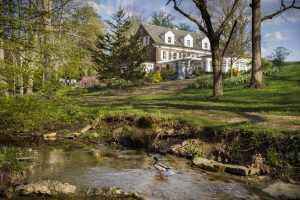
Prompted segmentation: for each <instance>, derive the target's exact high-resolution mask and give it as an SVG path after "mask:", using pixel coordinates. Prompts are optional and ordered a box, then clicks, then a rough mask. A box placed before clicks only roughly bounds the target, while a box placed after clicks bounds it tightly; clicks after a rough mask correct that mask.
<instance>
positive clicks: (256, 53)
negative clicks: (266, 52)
mask: <svg viewBox="0 0 300 200" xmlns="http://www.w3.org/2000/svg"><path fill="white" fill-rule="evenodd" d="M250 7H251V8H252V74H251V85H250V87H252V88H260V87H262V86H263V73H262V69H261V22H264V21H266V20H268V19H273V18H274V17H277V16H278V15H280V14H281V13H283V12H284V11H286V10H288V9H291V8H294V9H300V6H296V0H292V1H290V2H287V1H285V0H281V2H280V8H279V10H277V11H276V12H274V13H271V14H269V15H266V16H264V17H261V0H252V3H251V4H250Z"/></svg>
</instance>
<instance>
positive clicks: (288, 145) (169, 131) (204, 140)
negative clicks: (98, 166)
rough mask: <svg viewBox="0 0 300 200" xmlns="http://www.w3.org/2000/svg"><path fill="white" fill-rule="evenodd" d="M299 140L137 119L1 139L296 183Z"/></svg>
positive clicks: (247, 129)
mask: <svg viewBox="0 0 300 200" xmlns="http://www.w3.org/2000/svg"><path fill="white" fill-rule="evenodd" d="M299 141H300V140H299V136H298V135H297V134H286V135H283V136H276V137H274V136H273V134H272V133H271V132H269V131H268V130H258V129H255V128H253V127H251V125H249V124H239V125H237V126H235V127H214V128H211V127H210V128H202V127H197V126H195V125H193V124H191V123H189V122H186V121H180V120H175V121H174V120H172V121H170V120H165V119H154V118H151V117H132V116H105V117H102V118H99V119H98V120H96V121H95V122H94V123H93V124H91V125H88V126H86V127H84V128H83V129H81V130H78V131H77V132H76V131H74V132H70V131H68V130H59V131H56V132H50V133H43V134H41V133H39V134H36V133H31V134H27V133H26V134H17V135H12V134H1V136H0V142H1V144H3V145H6V146H7V145H11V144H14V145H17V146H23V147H31V146H32V145H33V144H35V145H46V146H58V147H60V148H62V149H64V150H73V149H76V148H82V147H85V146H86V145H91V144H94V145H97V144H103V143H106V144H109V145H110V146H118V145H121V146H125V147H129V148H134V149H146V150H147V152H157V153H161V154H165V155H167V154H172V155H176V156H179V157H184V158H188V159H195V158H199V157H201V158H207V159H209V160H211V161H213V162H218V163H221V164H224V165H225V164H226V165H228V164H233V165H243V166H246V168H250V167H255V169H258V170H257V174H258V175H270V176H271V177H272V178H275V179H276V178H281V179H282V180H284V181H288V182H292V183H295V182H297V181H299V173H298V172H299V160H297V156H299V146H300V145H299V144H300V142H299ZM285 155H288V156H285ZM194 163H195V162H194ZM199 166H200V165H199ZM203 168H204V169H206V170H207V168H206V167H203ZM212 171H214V170H212ZM224 171H225V170H224ZM245 175H246V174H245ZM247 175H248V174H247Z"/></svg>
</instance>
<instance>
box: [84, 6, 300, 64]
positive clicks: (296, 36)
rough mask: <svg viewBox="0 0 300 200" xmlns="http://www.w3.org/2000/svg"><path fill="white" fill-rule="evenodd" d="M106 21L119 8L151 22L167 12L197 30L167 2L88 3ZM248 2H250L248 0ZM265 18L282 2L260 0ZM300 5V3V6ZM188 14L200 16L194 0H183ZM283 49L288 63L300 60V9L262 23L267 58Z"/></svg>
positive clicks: (264, 50) (177, 21)
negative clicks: (289, 52)
mask: <svg viewBox="0 0 300 200" xmlns="http://www.w3.org/2000/svg"><path fill="white" fill-rule="evenodd" d="M88 1H89V4H90V5H92V6H93V7H94V8H95V10H96V11H97V13H98V14H99V15H100V16H101V18H102V19H103V20H109V19H111V16H112V14H113V13H114V12H115V11H116V10H117V9H118V8H119V7H122V8H124V9H125V10H126V11H127V12H129V14H135V15H138V16H141V17H142V18H143V19H144V20H146V21H150V20H151V15H152V14H153V12H159V11H164V12H167V13H170V14H171V15H172V16H174V18H175V19H174V22H175V24H179V23H187V24H189V25H190V26H192V27H194V29H197V28H196V26H195V24H193V23H192V22H190V21H189V20H188V19H186V18H185V17H184V16H182V15H181V14H180V13H178V12H177V11H175V10H174V9H173V7H172V5H171V4H170V5H167V6H166V2H167V0H88ZM245 1H249V0H245ZM261 1H262V15H266V14H269V13H272V12H274V11H276V10H277V9H278V8H279V6H280V0H261ZM299 4H300V3H299ZM181 6H182V8H184V9H185V10H186V11H188V13H191V14H193V15H197V8H195V5H194V3H193V2H192V0H182V4H181ZM278 46H283V47H285V48H287V49H289V50H290V51H291V55H289V56H288V58H287V60H288V61H300V10H297V9H290V10H288V11H286V12H284V13H282V14H281V15H280V16H278V17H276V18H275V19H272V20H267V21H265V22H263V23H262V56H263V57H265V56H268V55H270V54H271V52H272V51H273V49H275V48H276V47H278Z"/></svg>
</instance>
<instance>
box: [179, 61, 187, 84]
mask: <svg viewBox="0 0 300 200" xmlns="http://www.w3.org/2000/svg"><path fill="white" fill-rule="evenodd" d="M185 68H186V66H185V62H183V61H177V80H183V79H185Z"/></svg>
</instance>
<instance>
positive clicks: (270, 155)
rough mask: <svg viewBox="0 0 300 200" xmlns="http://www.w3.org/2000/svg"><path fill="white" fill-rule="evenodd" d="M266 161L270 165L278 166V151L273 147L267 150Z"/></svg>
mask: <svg viewBox="0 0 300 200" xmlns="http://www.w3.org/2000/svg"><path fill="white" fill-rule="evenodd" d="M266 163H267V164H268V165H270V166H272V167H278V166H280V159H279V157H278V153H277V152H276V151H275V150H274V149H273V148H269V149H268V151H267V157H266Z"/></svg>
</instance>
